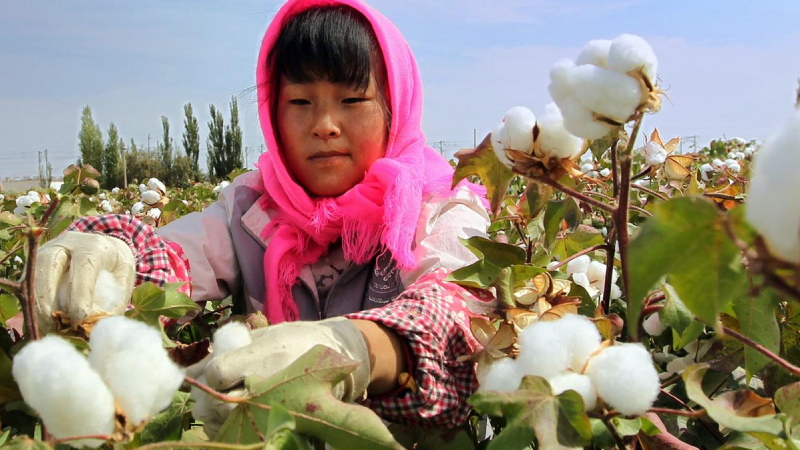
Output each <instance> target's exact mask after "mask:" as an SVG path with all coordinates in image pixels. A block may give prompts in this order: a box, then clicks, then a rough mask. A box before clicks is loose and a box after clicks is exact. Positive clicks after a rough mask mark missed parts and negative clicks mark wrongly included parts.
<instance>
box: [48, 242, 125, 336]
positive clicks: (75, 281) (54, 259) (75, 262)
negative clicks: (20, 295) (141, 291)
mask: <svg viewBox="0 0 800 450" xmlns="http://www.w3.org/2000/svg"><path fill="white" fill-rule="evenodd" d="M35 270H36V282H35V286H34V287H35V289H36V314H37V318H38V322H39V328H40V329H41V330H42V332H43V333H46V332H48V331H50V330H52V329H53V328H54V321H53V317H52V314H53V311H59V310H63V311H66V312H67V314H69V317H70V319H72V320H73V321H79V320H83V319H85V318H87V317H89V316H91V315H93V314H96V313H98V312H107V313H110V314H121V313H123V312H124V311H125V308H126V306H127V305H128V303H130V298H131V293H132V292H133V285H134V283H135V281H136V260H135V259H134V256H133V252H132V251H131V248H130V247H129V246H128V244H126V243H125V242H124V241H123V240H121V239H117V238H115V237H112V236H107V235H104V234H96V233H84V232H80V231H66V232H64V233H62V234H61V235H59V236H58V237H57V238H55V239H53V240H51V241H50V242H48V243H47V244H45V245H43V246H42V247H41V248H40V249H39V253H38V254H37V258H36V267H35ZM103 271H107V272H110V274H111V275H112V276H113V281H114V282H116V285H117V287H118V289H120V290H122V292H121V293H120V294H118V296H119V297H120V299H118V300H115V301H113V302H109V301H108V299H103V298H98V297H97V296H96V295H95V288H96V286H97V281H98V278H100V277H101V273H104V272H103ZM106 275H107V274H105V273H104V275H103V278H105V276H106ZM59 288H60V289H61V292H59Z"/></svg>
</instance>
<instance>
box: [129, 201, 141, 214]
mask: <svg viewBox="0 0 800 450" xmlns="http://www.w3.org/2000/svg"><path fill="white" fill-rule="evenodd" d="M142 209H144V203H142V202H136V203H134V204H133V206H131V214H133V215H134V216H135V215H137V214H141V212H142Z"/></svg>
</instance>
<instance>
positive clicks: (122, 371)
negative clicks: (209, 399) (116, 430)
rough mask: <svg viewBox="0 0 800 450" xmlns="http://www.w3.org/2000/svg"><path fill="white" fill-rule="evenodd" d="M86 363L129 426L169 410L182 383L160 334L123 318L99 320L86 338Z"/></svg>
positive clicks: (178, 371)
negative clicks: (89, 365) (105, 386)
mask: <svg viewBox="0 0 800 450" xmlns="http://www.w3.org/2000/svg"><path fill="white" fill-rule="evenodd" d="M89 346H90V347H91V349H92V351H91V353H90V354H89V362H90V363H91V365H92V367H93V368H94V369H95V370H96V371H97V372H98V373H99V374H100V376H101V377H102V378H103V381H105V382H106V384H107V385H108V387H109V389H110V390H111V392H112V393H113V394H114V398H116V400H117V403H118V404H119V406H120V408H121V409H122V411H123V412H124V413H125V416H126V417H127V418H128V420H129V421H130V423H133V424H139V423H141V422H142V421H144V420H147V419H148V418H150V417H153V416H154V415H155V414H157V413H158V412H160V411H161V410H163V409H164V408H166V407H168V406H169V405H170V403H171V402H172V396H173V394H174V393H175V391H177V390H178V388H179V387H180V385H181V383H182V382H183V377H184V374H183V371H182V370H181V369H180V368H178V366H176V365H175V363H174V362H172V360H171V359H170V358H169V355H168V354H167V352H166V350H164V348H163V347H162V344H161V334H160V333H159V332H158V330H156V329H155V328H153V327H150V326H148V325H146V324H144V323H142V322H138V321H135V320H132V319H128V318H126V317H124V316H113V317H108V318H105V319H102V320H100V321H99V322H98V323H97V325H96V326H95V327H94V329H93V330H92V334H91V336H90V338H89Z"/></svg>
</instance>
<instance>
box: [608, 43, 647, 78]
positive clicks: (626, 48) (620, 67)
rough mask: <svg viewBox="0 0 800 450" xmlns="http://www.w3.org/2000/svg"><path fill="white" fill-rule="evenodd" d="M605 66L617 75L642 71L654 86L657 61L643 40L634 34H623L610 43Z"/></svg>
mask: <svg viewBox="0 0 800 450" xmlns="http://www.w3.org/2000/svg"><path fill="white" fill-rule="evenodd" d="M606 66H607V67H608V68H609V69H611V70H614V71H616V72H619V73H628V72H630V71H632V70H637V69H642V73H644V75H645V76H646V77H647V79H648V80H650V84H653V85H655V81H656V74H657V70H658V59H657V58H656V54H655V52H654V51H653V48H652V47H650V44H648V43H647V41H645V40H644V39H642V38H641V37H639V36H636V35H635V34H623V35H620V36H618V37H616V38H615V39H614V40H613V41H611V45H610V47H609V49H608V63H607V64H606Z"/></svg>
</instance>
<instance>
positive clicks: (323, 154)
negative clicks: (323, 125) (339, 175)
mask: <svg viewBox="0 0 800 450" xmlns="http://www.w3.org/2000/svg"><path fill="white" fill-rule="evenodd" d="M339 156H350V155H348V154H347V153H345V152H338V151H327V152H317V153H314V154H313V155H311V156H309V157H308V159H311V160H314V159H324V158H335V157H339Z"/></svg>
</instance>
